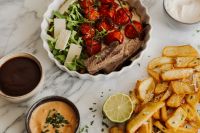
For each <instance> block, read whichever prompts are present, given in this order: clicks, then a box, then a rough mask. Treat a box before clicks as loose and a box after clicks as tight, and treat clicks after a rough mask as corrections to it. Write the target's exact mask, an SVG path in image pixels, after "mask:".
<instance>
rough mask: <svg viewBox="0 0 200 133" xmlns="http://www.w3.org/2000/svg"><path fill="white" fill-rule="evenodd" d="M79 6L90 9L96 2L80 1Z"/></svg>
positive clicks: (92, 0) (91, 0)
mask: <svg viewBox="0 0 200 133" xmlns="http://www.w3.org/2000/svg"><path fill="white" fill-rule="evenodd" d="M79 4H80V6H81V7H82V8H84V9H85V8H89V7H92V6H93V5H94V0H79Z"/></svg>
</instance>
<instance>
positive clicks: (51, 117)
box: [41, 109, 69, 133]
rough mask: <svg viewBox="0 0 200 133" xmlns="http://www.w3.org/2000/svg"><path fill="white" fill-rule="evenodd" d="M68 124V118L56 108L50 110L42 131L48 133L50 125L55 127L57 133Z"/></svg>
mask: <svg viewBox="0 0 200 133" xmlns="http://www.w3.org/2000/svg"><path fill="white" fill-rule="evenodd" d="M67 124H69V122H68V120H66V119H65V118H64V117H63V116H62V115H61V114H60V113H59V112H58V111H57V110H56V109H52V110H49V113H48V115H47V118H46V121H45V126H44V129H43V131H42V132H41V133H48V132H49V129H47V128H48V126H49V125H51V126H52V127H53V128H54V129H55V133H60V132H59V130H58V129H59V128H60V127H64V126H65V125H67Z"/></svg>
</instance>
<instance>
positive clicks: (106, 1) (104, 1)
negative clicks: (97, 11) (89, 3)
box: [100, 0, 114, 4]
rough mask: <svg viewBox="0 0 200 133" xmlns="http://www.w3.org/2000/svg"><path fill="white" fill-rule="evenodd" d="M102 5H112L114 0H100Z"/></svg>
mask: <svg viewBox="0 0 200 133" xmlns="http://www.w3.org/2000/svg"><path fill="white" fill-rule="evenodd" d="M100 1H101V3H102V4H108V3H113V2H114V0H100Z"/></svg>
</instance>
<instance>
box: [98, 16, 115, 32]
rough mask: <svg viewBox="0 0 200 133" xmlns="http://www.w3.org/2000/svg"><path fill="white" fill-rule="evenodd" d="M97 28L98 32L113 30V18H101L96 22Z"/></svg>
mask: <svg viewBox="0 0 200 133" xmlns="http://www.w3.org/2000/svg"><path fill="white" fill-rule="evenodd" d="M96 28H97V30H98V31H102V30H104V29H105V30H106V31H109V30H112V29H113V28H114V24H113V21H112V19H111V18H109V17H101V18H100V19H98V20H97V21H96Z"/></svg>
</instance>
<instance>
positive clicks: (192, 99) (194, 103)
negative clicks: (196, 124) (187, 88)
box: [186, 93, 199, 108]
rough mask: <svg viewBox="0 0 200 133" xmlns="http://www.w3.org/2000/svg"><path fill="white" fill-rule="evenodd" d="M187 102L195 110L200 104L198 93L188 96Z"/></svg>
mask: <svg viewBox="0 0 200 133" xmlns="http://www.w3.org/2000/svg"><path fill="white" fill-rule="evenodd" d="M186 102H187V103H188V104H189V105H190V106H191V107H193V108H196V107H197V105H198V103H199V97H198V93H195V94H191V95H187V96H186Z"/></svg>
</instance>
